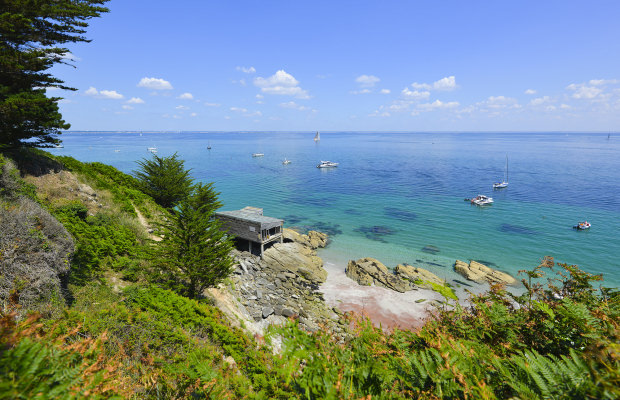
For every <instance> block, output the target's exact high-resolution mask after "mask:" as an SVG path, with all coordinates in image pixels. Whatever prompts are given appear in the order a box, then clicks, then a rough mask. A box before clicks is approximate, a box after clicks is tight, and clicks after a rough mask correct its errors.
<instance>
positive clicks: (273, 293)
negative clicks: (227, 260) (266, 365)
mask: <svg viewBox="0 0 620 400" xmlns="http://www.w3.org/2000/svg"><path fill="white" fill-rule="evenodd" d="M287 231H289V232H288V233H287ZM290 232H294V231H290V230H287V229H285V232H284V233H285V236H286V235H289V237H296V236H294V234H291V233H290ZM295 233H296V232H295ZM297 235H298V236H306V238H308V239H309V236H308V235H299V234H297ZM322 236H323V234H321V237H322ZM302 242H303V243H304V244H302ZM233 257H234V259H235V261H236V265H235V266H234V270H233V274H232V276H231V281H232V284H230V285H228V287H226V288H221V289H220V292H215V291H212V293H210V296H211V297H212V298H213V297H216V295H218V294H219V295H220V296H221V297H222V296H223V298H225V296H224V295H222V293H223V290H224V289H225V290H226V291H228V292H229V293H230V294H231V296H232V298H234V299H235V301H231V300H230V299H228V300H226V302H225V303H226V304H228V307H220V308H221V309H223V310H227V311H225V313H226V314H227V315H229V319H231V320H232V321H234V320H235V319H237V320H240V321H244V322H243V325H244V326H246V328H248V330H249V331H250V332H253V333H257V332H258V333H259V334H262V333H260V332H262V331H263V330H264V328H266V327H267V326H268V325H271V324H281V323H284V322H286V321H287V320H288V319H289V318H295V319H297V320H298V321H299V324H300V327H301V328H303V329H305V330H307V331H311V332H312V331H316V330H318V329H319V327H320V326H324V327H326V328H328V329H331V330H332V331H333V332H335V333H336V334H341V333H342V332H344V330H345V328H344V325H346V323H345V322H344V319H343V317H342V316H341V315H338V314H336V313H335V312H334V311H333V310H332V309H331V308H329V307H328V306H327V305H326V304H325V302H324V300H323V294H322V293H320V292H319V291H318V288H319V284H320V283H322V282H324V281H325V279H326V278H327V271H325V269H324V268H323V260H321V258H320V257H318V256H317V255H316V251H315V250H314V248H313V247H311V245H310V243H309V241H308V242H306V240H304V239H303V238H302V239H301V241H298V240H289V241H287V242H286V243H276V244H275V245H273V246H271V247H269V248H268V249H267V250H265V252H264V253H263V259H262V260H261V259H260V258H259V257H257V256H255V255H252V254H250V253H248V252H239V251H234V252H233ZM215 300H217V298H215ZM220 302H222V301H221V300H220ZM218 304H219V302H218Z"/></svg>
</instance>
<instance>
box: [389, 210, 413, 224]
mask: <svg viewBox="0 0 620 400" xmlns="http://www.w3.org/2000/svg"><path fill="white" fill-rule="evenodd" d="M383 210H384V213H385V215H386V216H388V217H391V218H394V219H398V220H400V221H409V222H411V221H414V220H415V219H416V218H418V216H417V214H416V213H414V212H411V211H407V210H401V209H400V208H396V207H385V208H384V209H383Z"/></svg>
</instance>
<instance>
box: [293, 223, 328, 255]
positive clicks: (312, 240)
mask: <svg viewBox="0 0 620 400" xmlns="http://www.w3.org/2000/svg"><path fill="white" fill-rule="evenodd" d="M282 235H283V237H284V242H293V243H299V244H302V245H304V246H307V247H310V248H311V249H313V250H316V249H318V248H319V247H325V246H327V234H326V233H322V232H317V231H310V232H308V234H307V235H302V234H300V233H299V232H297V231H294V230H293V229H289V228H284V230H283V232H282Z"/></svg>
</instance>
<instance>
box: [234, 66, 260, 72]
mask: <svg viewBox="0 0 620 400" xmlns="http://www.w3.org/2000/svg"><path fill="white" fill-rule="evenodd" d="M236 69H237V71H241V72H244V73H246V74H253V73H255V72H256V68H254V67H237V68H236Z"/></svg>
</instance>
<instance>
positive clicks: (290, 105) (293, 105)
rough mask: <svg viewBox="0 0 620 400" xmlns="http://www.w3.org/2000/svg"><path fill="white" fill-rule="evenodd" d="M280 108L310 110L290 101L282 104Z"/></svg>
mask: <svg viewBox="0 0 620 400" xmlns="http://www.w3.org/2000/svg"><path fill="white" fill-rule="evenodd" d="M280 107H282V108H290V109H293V110H299V111H303V110H307V109H308V107H306V106H302V105H299V104H297V103H295V102H294V101H289V102H286V103H280Z"/></svg>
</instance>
